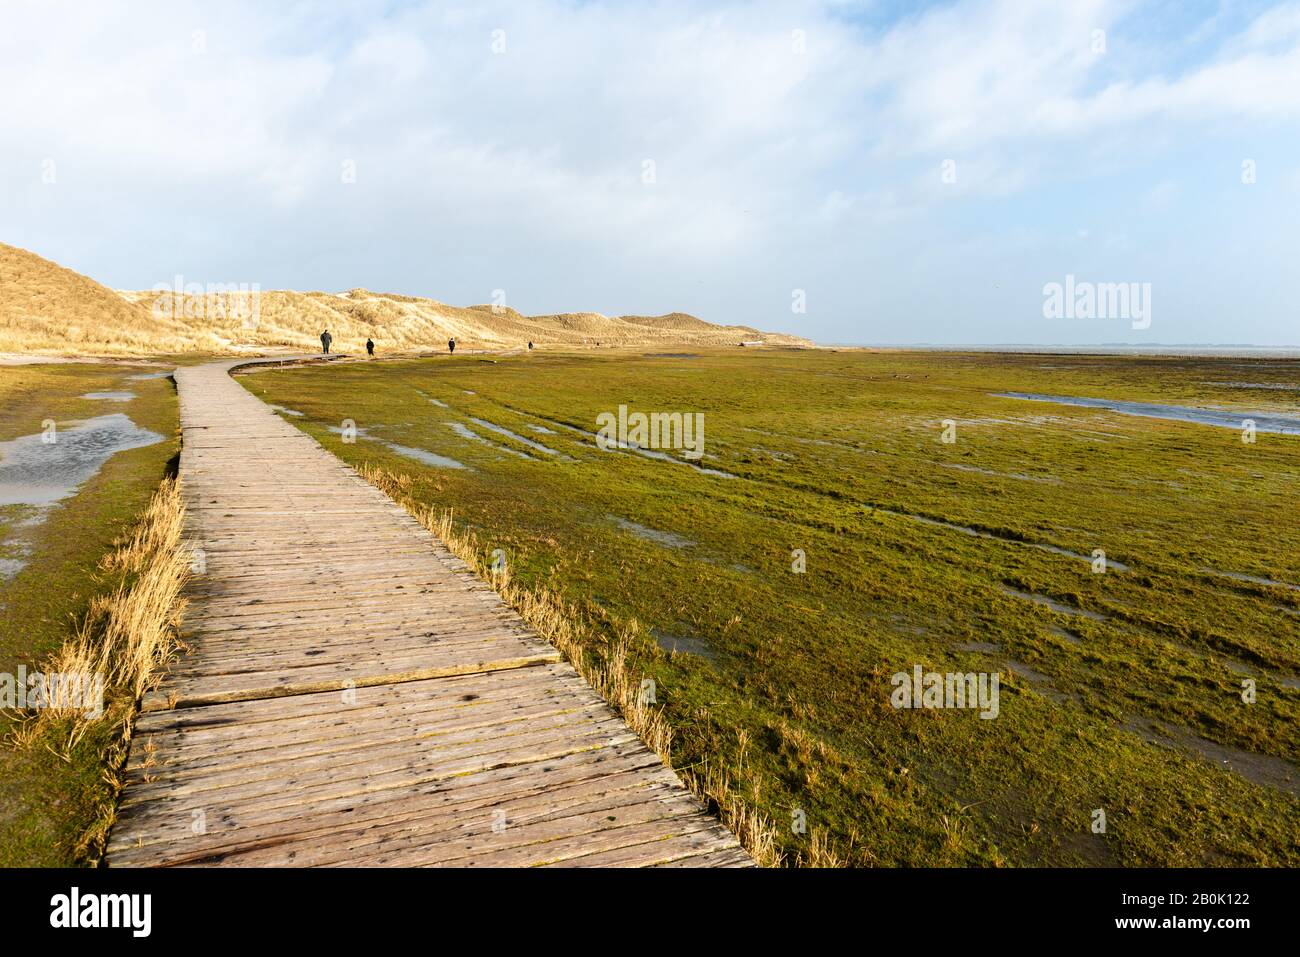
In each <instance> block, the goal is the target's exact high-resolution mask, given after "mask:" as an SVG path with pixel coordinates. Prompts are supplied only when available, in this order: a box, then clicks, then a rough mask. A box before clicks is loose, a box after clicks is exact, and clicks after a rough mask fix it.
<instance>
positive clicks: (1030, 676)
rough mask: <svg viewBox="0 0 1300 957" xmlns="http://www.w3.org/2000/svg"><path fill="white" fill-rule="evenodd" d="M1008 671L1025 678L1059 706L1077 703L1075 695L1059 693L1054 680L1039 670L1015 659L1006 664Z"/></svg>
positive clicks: (1035, 688) (1041, 693)
mask: <svg viewBox="0 0 1300 957" xmlns="http://www.w3.org/2000/svg"><path fill="white" fill-rule="evenodd" d="M1006 666H1007V670H1008V671H1010V672H1011V673H1012V674H1013V675H1016V676H1017V677H1020V678H1024V679H1025V680H1026V681H1028V682H1029V683H1030V684H1031V685H1033V687H1034V690H1035V691H1037V692H1038V693H1039V694H1040V695H1042V696H1043V697H1044V698H1047V699H1049V700H1051V701H1055V702H1057V703H1058V704H1059V703H1061V702H1065V701H1072V700H1073V701H1077V700H1078V698H1077V697H1076V696H1075V695H1067V694H1064V693H1063V692H1060V691H1057V690H1056V687H1055V686H1054V685H1053V684H1052V679H1051V678H1049V677H1048V676H1047V675H1045V674H1043V673H1042V672H1041V671H1039V670H1038V669H1037V668H1032V667H1030V666H1029V665H1027V664H1025V663H1024V662H1023V661H1017V660H1016V659H1014V658H1008V659H1007V662H1006Z"/></svg>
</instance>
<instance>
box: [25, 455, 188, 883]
mask: <svg viewBox="0 0 1300 957" xmlns="http://www.w3.org/2000/svg"><path fill="white" fill-rule="evenodd" d="M184 517H185V508H184V504H183V502H182V499H181V495H180V489H179V486H178V483H177V482H176V480H174V479H167V480H165V481H164V482H163V484H162V485H161V486H160V487H159V489H158V491H157V493H156V494H155V495H154V497H153V500H152V501H151V502H150V503H149V507H148V509H146V511H145V512H144V514H143V515H142V516H141V517H140V521H139V522H138V523H137V525H136V528H135V530H134V532H133V533H132V534H131V535H130V536H129V537H128V538H127V539H125V540H124V541H122V542H121V543H120V544H119V546H118V548H117V549H116V550H115V551H114V552H112V553H111V554H109V555H108V556H106V557H105V559H104V561H103V562H102V563H101V567H102V568H103V569H104V570H105V571H109V572H116V573H119V574H121V576H122V583H121V584H120V585H119V587H118V588H117V590H116V591H114V592H112V593H111V594H109V595H105V596H99V597H97V598H94V599H92V600H91V603H90V608H89V610H88V612H87V613H86V615H85V617H84V619H83V620H82V621H81V623H80V625H79V627H78V628H77V630H76V632H75V633H74V634H73V635H72V637H71V638H69V640H68V641H67V642H66V643H65V644H64V645H63V646H62V647H61V648H60V649H59V650H58V651H56V652H55V653H54V654H53V655H52V656H51V657H50V659H49V661H47V662H46V663H45V665H44V670H45V672H46V673H47V674H59V675H65V676H74V677H75V678H76V679H78V681H79V683H80V684H81V685H82V686H90V685H92V684H94V683H99V682H102V685H101V687H102V688H103V690H104V697H105V707H104V708H103V710H102V712H101V713H99V714H97V715H91V714H88V713H87V712H86V710H85V707H84V705H85V702H84V701H70V700H63V701H57V702H52V703H51V704H52V705H53V706H51V707H47V708H43V709H41V710H39V711H37V712H35V713H34V714H33V715H31V716H30V717H29V718H28V720H27V721H26V722H25V724H23V725H22V726H21V727H20V728H19V730H18V731H17V732H16V734H15V736H14V737H15V743H16V744H17V745H19V746H22V747H35V746H43V747H45V748H47V749H48V750H50V751H51V752H53V753H54V754H56V755H59V756H61V757H64V759H65V760H72V752H73V750H74V749H75V748H76V747H77V746H78V745H79V744H80V743H81V741H82V740H83V739H84V738H85V737H86V735H87V733H88V732H89V731H90V730H91V729H92V727H93V726H95V725H97V724H98V723H101V722H108V723H110V724H111V725H112V728H111V732H110V733H109V735H108V737H107V744H106V745H105V747H104V751H103V755H102V777H103V780H104V782H105V784H106V785H107V787H106V788H105V789H104V792H103V794H102V795H101V796H100V797H99V799H98V809H97V813H96V814H95V816H94V818H93V820H92V822H91V824H90V826H89V827H88V829H87V830H86V832H85V833H84V834H83V835H82V837H81V839H80V841H79V843H78V846H77V847H76V849H75V856H76V858H77V859H78V860H82V861H85V862H88V863H95V862H96V861H98V859H99V858H100V857H101V856H102V853H103V848H104V842H105V840H106V838H107V836H108V832H109V829H110V828H111V827H112V825H113V820H114V817H115V815H116V809H117V796H118V794H119V793H120V791H121V781H120V779H119V777H118V773H119V771H120V769H121V767H122V763H123V762H124V761H125V759H126V755H127V750H128V747H129V744H130V740H131V731H132V728H133V723H134V718H135V712H136V706H137V702H138V701H139V699H140V696H141V695H143V694H144V692H145V691H147V690H149V689H150V688H152V687H153V686H154V685H155V684H156V683H157V682H158V680H159V678H160V677H161V673H162V670H163V668H164V667H165V666H166V664H167V662H168V661H169V660H170V658H171V657H172V655H173V654H174V653H175V651H176V650H177V648H178V647H179V641H178V638H177V626H178V625H179V624H180V618H181V615H182V613H183V611H184V601H183V600H182V598H181V589H182V588H183V587H184V584H185V581H186V579H187V578H188V575H189V561H190V559H189V554H188V551H187V550H186V548H185V547H184V545H183V543H182V540H181V532H182V527H183V524H184ZM75 686H76V685H74V687H75Z"/></svg>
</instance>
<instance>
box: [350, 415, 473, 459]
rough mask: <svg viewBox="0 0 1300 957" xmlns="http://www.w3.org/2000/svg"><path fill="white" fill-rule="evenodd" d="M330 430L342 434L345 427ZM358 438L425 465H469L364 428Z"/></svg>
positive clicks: (358, 433) (360, 430) (358, 430)
mask: <svg viewBox="0 0 1300 957" xmlns="http://www.w3.org/2000/svg"><path fill="white" fill-rule="evenodd" d="M329 430H330V431H331V432H333V433H334V434H335V435H342V434H343V429H342V428H341V427H340V426H337V425H331V426H330V427H329ZM357 438H359V439H366V440H367V441H369V442H378V443H379V444H380V445H382V446H383V447H384V448H386V449H388V450H389V451H391V452H396V453H397V454H398V455H401V456H405V457H406V458H408V459H414V460H415V461H417V462H423V463H424V464H425V465H432V466H434V467H435V468H440V469H467V468H469V466H467V465H465V464H464V463H463V462H457V461H456V460H455V459H453V458H448V457H447V456H445V455H439V454H438V453H437V452H430V451H428V450H427V449H417V448H412V447H411V446H409V445H398V444H397V443H396V442H390V441H388V440H387V439H381V438H379V437H378V436H374V435H371V434H370V433H368V432H367V431H366V430H365V429H363V428H358V429H357Z"/></svg>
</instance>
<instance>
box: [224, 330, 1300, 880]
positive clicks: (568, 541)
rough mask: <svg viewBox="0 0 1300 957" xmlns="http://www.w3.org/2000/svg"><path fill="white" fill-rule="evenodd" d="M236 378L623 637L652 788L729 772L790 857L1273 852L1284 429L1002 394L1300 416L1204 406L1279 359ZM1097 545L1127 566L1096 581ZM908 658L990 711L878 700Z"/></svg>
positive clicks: (1236, 399)
mask: <svg viewBox="0 0 1300 957" xmlns="http://www.w3.org/2000/svg"><path fill="white" fill-rule="evenodd" d="M243 381H244V382H245V384H246V385H247V387H248V388H250V389H251V390H252V391H253V392H254V393H255V394H257V395H259V396H261V397H263V398H265V399H266V400H267V401H268V402H272V403H274V404H276V405H280V406H284V407H288V408H291V409H293V410H296V411H299V412H301V413H303V415H302V416H300V417H299V416H287V417H286V420H287V421H290V422H292V423H294V424H295V425H297V426H299V427H300V428H302V429H304V430H305V431H306V432H308V433H309V434H311V435H312V436H314V437H315V438H316V439H317V440H318V441H320V442H321V443H322V444H323V445H324V446H325V447H326V448H328V449H330V450H331V451H333V452H335V453H336V454H338V455H339V456H340V457H341V458H343V459H344V460H345V461H347V462H349V463H351V464H353V465H354V466H358V467H362V466H368V467H371V468H375V469H381V470H384V471H386V472H389V473H391V474H393V475H403V476H409V482H407V483H406V485H405V487H404V489H403V490H402V495H403V496H404V497H405V498H407V499H409V500H410V502H412V503H414V504H415V505H416V506H417V507H423V508H426V509H431V510H432V514H441V512H443V511H445V510H454V513H455V516H456V530H457V533H458V534H463V535H466V536H472V540H473V541H474V542H475V547H476V548H477V549H478V550H479V558H480V562H479V563H480V564H483V565H485V564H486V563H487V561H488V560H489V556H490V555H491V553H492V552H493V551H494V550H495V549H501V550H502V551H503V552H504V553H505V555H506V557H507V562H508V567H509V569H510V575H511V578H512V581H513V582H514V583H516V584H517V585H518V586H519V587H522V588H528V589H544V590H545V591H546V592H547V593H548V594H550V595H553V596H554V597H555V599H556V600H557V601H559V602H562V603H563V604H564V606H565V607H566V608H569V609H571V613H572V614H573V616H574V617H575V620H576V621H577V622H579V623H580V625H581V630H582V633H583V635H584V638H583V641H584V642H585V643H586V645H587V646H588V647H589V651H588V653H590V654H593V655H597V656H599V655H601V654H603V653H604V652H605V651H607V650H608V649H610V648H613V647H615V646H616V645H617V646H618V647H619V648H620V649H621V653H622V654H623V655H624V656H625V667H626V669H627V670H628V672H629V673H630V674H632V675H640V676H643V677H644V678H648V679H652V680H653V681H654V684H655V688H656V694H657V703H658V706H659V713H660V715H661V716H662V720H663V721H664V722H665V725H666V727H667V728H668V729H669V730H670V731H671V735H672V751H671V754H672V762H673V764H674V765H675V766H676V767H678V768H683V769H688V771H689V772H691V773H693V772H694V771H706V772H707V773H709V774H714V775H717V776H718V777H719V779H725V780H726V781H727V782H728V793H730V794H734V795H735V796H736V797H737V799H738V800H742V801H743V802H744V804H745V806H746V807H747V808H748V809H750V810H751V811H752V812H753V813H754V814H755V815H756V816H757V817H759V818H760V819H762V820H765V821H769V822H772V823H773V824H774V825H775V827H774V833H775V836H776V841H777V844H778V847H777V848H776V850H775V852H774V856H779V857H780V858H781V859H783V860H784V861H786V862H787V863H797V862H802V863H809V862H814V861H816V862H837V863H843V864H847V865H908V864H910V865H1034V864H1046V865H1141V864H1149V865H1157V866H1183V865H1198V864H1210V865H1220V864H1221V865H1234V864H1236V865H1252V864H1292V865H1294V864H1296V863H1297V862H1300V846H1298V845H1297V841H1296V839H1295V835H1296V834H1297V833H1300V799H1298V798H1297V792H1298V789H1300V772H1298V771H1297V770H1296V767H1297V760H1298V758H1300V755H1298V754H1297V741H1300V687H1297V685H1298V684H1300V682H1298V681H1297V676H1300V590H1297V589H1295V588H1289V587H1285V585H1292V586H1294V585H1297V584H1300V522H1297V521H1296V520H1295V512H1294V501H1295V495H1294V489H1295V487H1296V479H1297V476H1298V475H1300V438H1297V437H1293V436H1278V435H1266V434H1260V435H1258V436H1257V441H1256V442H1255V443H1254V444H1250V445H1247V444H1244V443H1243V442H1242V441H1241V437H1240V435H1239V434H1238V433H1237V432H1236V431H1235V430H1231V429H1220V428H1213V427H1209V426H1203V425H1193V424H1187V423H1180V422H1172V421H1162V420H1153V419H1144V418H1136V417H1132V416H1124V415H1118V414H1115V413H1110V412H1104V411H1099V410H1095V409H1085V408H1077V407H1068V406H1061V405H1050V404H1044V403H1036V402H1025V401H1019V400H1014V399H1008V398H998V397H996V396H994V395H993V393H997V392H1004V391H1018V392H1043V393H1051V394H1058V395H1079V396H1091V397H1100V398H1120V399H1130V400H1144V401H1154V402H1165V403H1171V404H1185V405H1200V406H1212V407H1220V408H1229V409H1236V410H1240V411H1241V412H1242V414H1243V417H1244V416H1245V415H1246V414H1248V413H1249V412H1252V411H1253V412H1261V411H1270V410H1271V411H1275V412H1282V413H1288V412H1289V413H1291V414H1300V412H1298V411H1297V401H1296V400H1297V397H1298V396H1300V393H1293V392H1288V391H1286V390H1255V389H1248V390H1243V389H1240V388H1234V387H1230V386H1228V385H1223V384H1215V383H1228V382H1255V383H1276V384H1285V383H1292V384H1298V383H1300V363H1296V362H1294V361H1285V360H1250V359H1221V360H1213V359H1186V358H1178V359H1155V358H1130V357H1123V358H1120V357H1089V356H1078V355H998V354H985V353H974V354H962V353H905V352H887V353H873V352H854V351H843V352H832V351H817V352H813V351H770V352H755V353H736V352H730V353H728V352H698V353H695V354H691V355H664V356H657V357H651V356H642V355H637V354H635V353H629V354H620V355H608V356H591V355H554V354H550V355H536V354H534V355H531V356H516V357H501V358H500V359H499V360H497V361H485V360H483V359H481V358H477V357H465V358H463V359H462V358H455V359H447V358H438V359H426V360H411V361H393V362H373V363H364V362H360V363H340V364H335V365H333V366H329V367H303V368H293V369H285V370H279V371H272V372H263V373H259V374H257V375H251V376H247V377H244V378H243ZM620 404H625V405H628V406H629V407H630V408H631V409H633V410H642V411H647V412H649V411H682V412H701V413H703V414H704V416H705V421H706V442H705V453H706V455H705V458H704V460H703V461H702V463H701V464H702V465H703V466H705V467H707V468H710V469H714V470H718V471H723V472H726V473H728V474H729V475H730V476H732V477H722V476H718V475H710V474H706V473H704V472H702V471H701V470H700V469H697V468H694V467H692V466H690V465H688V464H682V463H680V462H679V463H673V462H663V461H655V460H650V459H646V458H643V457H640V456H637V455H633V454H629V453H627V452H622V451H601V450H599V449H597V448H596V446H595V443H594V442H593V440H592V439H591V437H590V436H589V435H587V434H585V433H589V432H594V431H595V429H596V424H595V423H596V417H597V415H599V414H600V413H602V412H612V411H615V410H616V409H617V408H618V406H619V405H620ZM345 419H351V420H353V421H354V422H355V423H356V424H357V425H358V426H359V427H360V428H361V429H362V430H364V431H363V432H362V434H361V436H360V437H359V438H358V439H357V441H356V442H355V443H351V444H350V443H345V442H343V441H342V439H341V438H340V436H339V435H337V434H335V433H334V432H331V431H330V429H331V427H335V428H337V427H338V426H339V425H340V424H341V423H342V422H343V420H345ZM474 419H478V420H481V421H483V422H489V423H491V424H493V425H495V426H498V427H500V428H504V429H506V430H509V431H511V432H514V433H515V434H517V435H519V436H522V437H526V438H528V439H529V440H531V441H534V442H540V443H541V444H543V445H545V446H547V447H549V448H551V449H552V450H554V451H555V452H557V453H559V454H557V455H554V456H551V455H546V454H543V453H541V452H539V451H537V450H536V449H535V448H533V447H532V446H530V445H529V444H527V443H522V442H517V441H515V440H514V439H512V438H510V437H509V436H508V435H504V434H502V433H501V432H499V431H495V430H489V429H487V428H486V427H485V426H482V425H480V424H477V423H475V422H474V421H473V420H474ZM945 420H951V421H954V422H955V423H956V436H957V439H956V441H955V442H954V443H952V444H945V443H943V442H942V441H941V434H942V431H943V427H944V426H943V424H944V422H945ZM453 424H456V425H457V426H458V429H459V430H460V431H457V429H453V428H452V426H453ZM466 428H468V429H470V430H473V431H474V432H475V433H477V439H475V438H470V437H466V436H465V434H464V429H466ZM543 430H545V431H543ZM401 449H407V450H409V449H420V450H424V451H428V452H432V453H436V454H437V455H440V456H444V457H448V458H451V459H454V460H455V461H457V462H459V463H461V464H462V465H463V466H465V467H464V468H459V469H456V468H441V467H432V466H427V465H424V464H422V463H421V462H420V461H417V460H415V459H413V458H411V457H410V456H409V453H407V454H403V453H402V451H401ZM403 481H405V479H404V480H403ZM1035 546H1046V547H1035ZM1052 549H1059V550H1063V551H1065V552H1070V553H1073V555H1074V556H1078V557H1072V556H1071V555H1067V554H1061V553H1060V552H1058V551H1054V550H1052ZM1096 549H1101V550H1104V552H1105V554H1106V556H1107V558H1108V559H1109V561H1110V562H1112V563H1119V564H1120V565H1123V566H1126V570H1122V571H1121V570H1119V568H1118V567H1116V566H1115V565H1114V564H1112V565H1111V566H1110V567H1109V569H1108V570H1107V571H1106V572H1105V573H1104V574H1097V573H1095V572H1094V571H1093V567H1092V564H1091V562H1090V561H1089V560H1088V559H1090V558H1091V556H1092V555H1093V553H1094V550H1096ZM796 550H800V551H801V552H802V553H803V555H804V556H805V561H806V569H805V571H804V572H803V573H802V574H800V573H796V572H795V571H793V570H792V566H793V565H794V561H795V551H796ZM1224 573H1232V574H1237V575H1249V576H1253V577H1255V578H1259V579H1265V580H1268V581H1272V582H1277V583H1285V584H1273V585H1270V584H1261V583H1257V582H1252V581H1246V580H1242V579H1238V578H1231V577H1225V574H1224ZM1034 598H1037V599H1038V600H1037V601H1035V600H1033V599H1034ZM1049 600H1050V602H1052V605H1048V604H1046V602H1047V601H1049ZM1084 613H1087V614H1084ZM665 645H667V646H668V647H673V646H674V645H675V646H676V647H678V648H688V649H692V651H693V652H696V653H688V652H683V651H681V650H678V651H669V650H665V647H664V646H665ZM915 665H921V666H922V667H923V668H924V669H925V670H927V671H931V670H933V671H941V672H948V671H963V672H966V671H977V672H978V671H991V672H997V673H998V674H999V676H1000V680H1001V709H1000V714H999V716H998V717H997V718H996V719H995V720H981V719H980V718H979V717H978V715H977V713H976V712H974V711H957V710H948V711H934V710H930V711H924V710H910V711H909V710H896V709H895V708H893V707H892V706H891V704H890V697H889V696H890V691H891V690H892V686H891V684H890V676H891V675H893V674H894V673H896V672H900V671H903V672H910V671H911V669H912V668H913V666H915ZM1246 680H1250V681H1253V682H1254V683H1255V686H1256V694H1257V696H1256V699H1255V700H1254V701H1253V703H1250V704H1247V703H1246V702H1245V701H1243V697H1242V692H1243V682H1244V681H1246ZM1098 809H1100V810H1103V811H1104V812H1105V816H1106V822H1107V826H1106V830H1105V832H1104V833H1096V832H1094V830H1093V821H1094V819H1095V813H1094V812H1095V811H1097V810H1098ZM797 821H803V822H805V826H804V827H802V828H800V827H796V826H795V823H796V822H797Z"/></svg>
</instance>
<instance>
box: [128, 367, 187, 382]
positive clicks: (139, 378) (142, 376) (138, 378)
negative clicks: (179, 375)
mask: <svg viewBox="0 0 1300 957" xmlns="http://www.w3.org/2000/svg"><path fill="white" fill-rule="evenodd" d="M175 374H176V370H175V369H169V370H167V371H166V372H141V373H139V374H138V375H129V376H127V379H128V380H129V381H131V382H144V381H145V380H146V379H167V378H170V377H171V376H173V375H175Z"/></svg>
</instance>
